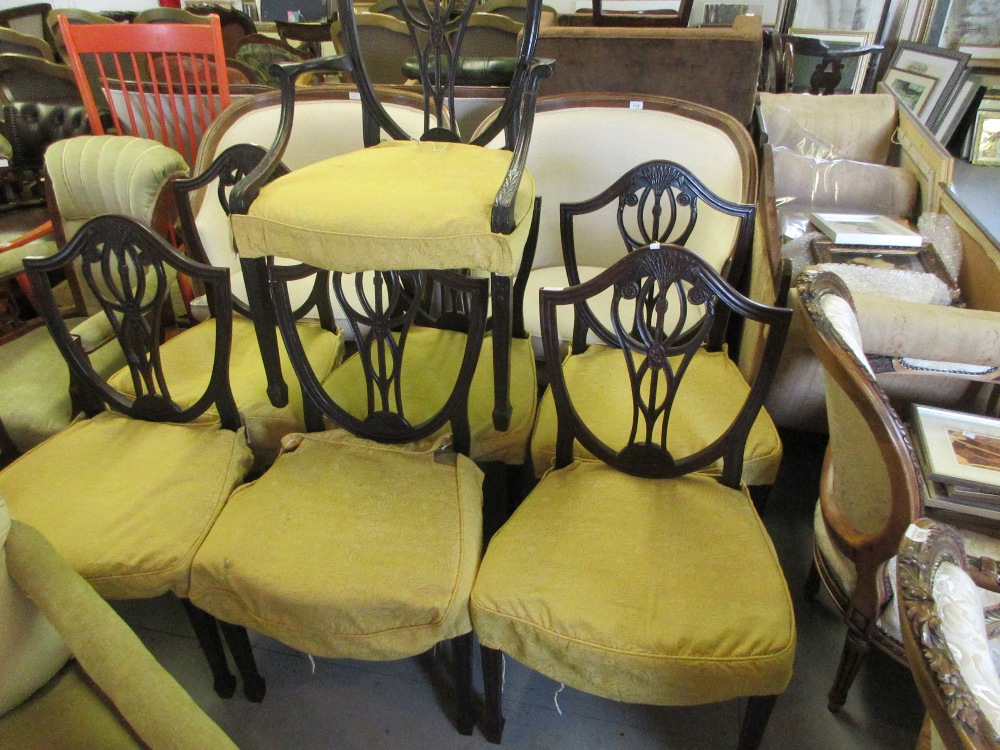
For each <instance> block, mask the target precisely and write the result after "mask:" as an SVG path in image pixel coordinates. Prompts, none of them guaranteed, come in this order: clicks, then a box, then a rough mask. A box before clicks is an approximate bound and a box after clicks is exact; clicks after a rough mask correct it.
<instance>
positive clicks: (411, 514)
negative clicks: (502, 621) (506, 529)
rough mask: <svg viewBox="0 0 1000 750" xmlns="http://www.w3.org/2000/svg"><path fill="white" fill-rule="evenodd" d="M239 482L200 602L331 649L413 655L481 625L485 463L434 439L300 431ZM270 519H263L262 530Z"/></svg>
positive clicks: (306, 646) (283, 637)
mask: <svg viewBox="0 0 1000 750" xmlns="http://www.w3.org/2000/svg"><path fill="white" fill-rule="evenodd" d="M286 443H287V444H288V445H289V447H290V448H291V449H290V450H288V451H287V452H283V453H282V454H281V455H280V456H279V457H278V460H277V461H275V463H274V466H272V467H271V468H270V469H269V470H268V471H267V472H266V473H265V474H264V475H263V476H262V477H261V478H260V479H258V480H257V481H256V482H252V483H250V484H247V485H244V486H243V487H241V488H239V489H238V490H237V491H236V492H234V493H233V495H232V497H231V498H230V499H229V502H228V503H227V505H226V508H225V509H224V510H223V512H222V515H221V516H220V517H219V519H218V521H216V523H215V526H214V527H213V528H212V531H211V533H209V535H208V538H207V539H206V540H205V543H204V544H203V545H202V547H201V549H200V550H199V552H198V554H197V555H196V556H195V560H194V566H193V568H192V572H191V600H192V601H193V602H194V603H195V604H196V605H197V606H198V607H200V608H202V609H204V610H205V611H207V612H209V613H211V614H213V615H215V616H216V617H219V618H220V619H222V620H225V621H226V622H232V623H238V624H241V625H245V626H247V627H251V628H253V629H254V630H258V631H260V632H262V633H265V634H267V635H270V636H272V637H274V638H277V639H278V640H280V641H282V642H283V643H286V644H288V645H290V646H292V647H293V648H297V649H300V650H302V651H306V652H308V653H311V654H317V655H321V656H327V657H350V658H359V659H371V660H387V659H398V658H403V657H407V656H413V655H416V654H419V653H422V652H423V651H426V650H427V649H429V648H431V647H432V646H433V645H434V644H435V643H437V642H438V641H441V640H444V639H447V638H453V637H455V636H458V635H462V634H464V633H468V632H469V631H470V630H471V629H472V625H471V623H470V621H469V611H468V603H469V591H470V590H471V588H472V582H473V579H474V578H475V575H476V569H477V567H478V564H479V557H480V551H481V546H482V472H480V471H479V469H478V468H476V465H475V464H474V463H472V461H470V460H469V459H467V458H466V457H464V456H460V455H455V454H452V453H450V452H446V453H445V454H444V456H443V457H441V458H439V459H436V458H435V447H436V445H435V444H434V443H432V442H431V441H423V442H422V443H420V444H417V445H381V444H379V443H374V442H371V441H368V440H363V439H361V438H356V437H352V436H351V435H350V434H349V433H347V432H345V431H343V430H331V431H328V432H319V433H310V434H306V435H294V436H289V437H287V438H286ZM265 530H266V531H265Z"/></svg>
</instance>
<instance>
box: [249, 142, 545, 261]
mask: <svg viewBox="0 0 1000 750" xmlns="http://www.w3.org/2000/svg"><path fill="white" fill-rule="evenodd" d="M510 159H511V152H509V151H503V150H498V149H487V148H482V147H480V146H469V145H467V144H462V143H429V142H428V143H419V142H417V141H385V142H383V143H381V144H379V145H377V146H372V147H371V148H365V149H361V150H359V151H352V152H351V153H348V154H343V155H341V156H335V157H333V158H330V159H325V160H323V161H321V162H317V163H315V164H310V165H309V166H308V167H303V168H302V169H297V170H295V171H294V172H292V173H291V174H288V175H285V176H283V177H280V178H278V179H277V180H274V181H273V182H271V183H270V184H268V185H267V186H265V187H264V188H263V189H262V190H261V191H260V195H259V196H258V197H257V199H256V200H255V201H254V202H253V204H252V205H251V206H250V211H249V213H248V214H247V215H246V216H239V215H234V216H233V217H232V224H233V236H234V238H235V240H236V247H237V248H238V249H239V252H240V254H241V255H243V256H246V257H260V256H265V255H279V256H282V257H286V258H293V259H295V260H300V261H303V262H305V263H310V264H312V265H314V266H317V267H321V268H329V269H331V270H338V271H344V272H353V271H366V270H392V269H395V270H403V269H449V268H478V269H483V270H485V271H490V272H493V273H498V274H503V275H507V276H510V275H512V274H513V273H514V271H515V269H516V268H517V265H518V263H519V262H520V257H521V253H522V251H523V249H524V243H525V240H526V238H527V230H528V226H529V225H530V223H531V222H530V216H531V210H532V204H533V202H534V197H535V188H534V182H533V180H532V179H531V175H529V174H528V173H527V172H525V173H524V175H523V177H522V179H521V184H520V189H519V190H518V194H517V197H516V200H515V203H514V223H515V226H516V229H515V230H514V232H513V233H512V234H511V235H503V234H494V233H493V231H492V230H491V227H490V221H491V217H492V213H493V202H494V200H495V199H496V195H497V192H498V191H499V189H500V186H501V184H503V180H504V176H505V175H506V173H507V168H508V167H509V165H510Z"/></svg>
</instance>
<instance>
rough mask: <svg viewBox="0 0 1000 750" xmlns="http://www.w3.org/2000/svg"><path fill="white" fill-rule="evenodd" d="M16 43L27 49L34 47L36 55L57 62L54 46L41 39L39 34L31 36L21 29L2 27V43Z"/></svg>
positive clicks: (0, 38)
mask: <svg viewBox="0 0 1000 750" xmlns="http://www.w3.org/2000/svg"><path fill="white" fill-rule="evenodd" d="M7 44H10V45H16V46H18V47H23V48H25V50H28V49H33V50H35V51H36V52H37V54H36V55H34V56H35V57H40V58H41V59H43V60H46V61H47V62H55V55H54V54H53V53H52V47H51V46H50V45H49V43H48V42H46V41H45V40H44V39H39V38H38V37H37V36H31V35H30V34H22V33H21V32H20V31H15V30H14V29H8V28H3V27H0V45H7ZM4 54H10V53H9V52H7V53H4ZM14 54H29V55H30V54H32V53H30V52H20V53H14Z"/></svg>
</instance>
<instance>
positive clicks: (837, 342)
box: [797, 270, 1000, 712]
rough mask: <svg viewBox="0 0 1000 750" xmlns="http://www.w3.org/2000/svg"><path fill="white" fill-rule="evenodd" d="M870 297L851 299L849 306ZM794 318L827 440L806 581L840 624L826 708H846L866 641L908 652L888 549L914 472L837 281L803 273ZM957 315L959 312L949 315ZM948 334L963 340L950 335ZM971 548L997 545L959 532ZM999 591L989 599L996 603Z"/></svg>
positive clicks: (904, 519) (914, 507)
mask: <svg viewBox="0 0 1000 750" xmlns="http://www.w3.org/2000/svg"><path fill="white" fill-rule="evenodd" d="M873 299H874V304H876V305H877V304H878V299H879V298H878V297H873V298H869V299H864V298H863V297H862V295H858V296H857V307H858V308H860V307H861V306H862V304H863V303H864V304H868V305H871V304H873V302H872V300H873ZM797 306H798V308H799V318H800V319H801V321H802V323H803V328H804V333H805V336H806V340H807V341H808V342H809V346H810V347H811V348H812V350H813V352H814V353H815V355H816V356H817V357H818V358H819V361H820V362H821V363H822V366H823V370H824V375H825V383H826V405H827V415H828V421H829V426H830V442H829V445H828V447H827V452H826V458H825V461H824V463H823V474H822V477H821V480H820V496H819V502H818V503H817V505H816V512H815V516H814V524H813V529H814V543H813V564H812V567H811V569H810V573H809V579H808V581H807V584H806V596H807V598H814V597H815V596H816V594H817V593H818V591H819V586H820V584H821V583H822V585H823V587H824V588H825V589H826V591H827V592H828V593H829V594H830V597H831V598H832V599H833V601H834V603H835V604H836V606H837V608H838V609H840V610H841V612H843V615H844V620H845V622H846V625H847V633H846V636H845V639H844V648H843V652H842V654H841V660H840V664H839V666H838V669H837V674H836V675H835V677H834V682H833V685H832V687H831V689H830V693H829V697H828V707H829V708H830V710H831V711H834V712H836V711H838V710H840V708H841V707H842V706H843V705H844V702H845V700H846V698H847V692H848V690H849V689H850V687H851V684H852V683H853V681H854V678H855V676H856V675H857V673H858V670H859V669H860V668H861V664H862V662H863V661H864V658H865V655H866V654H867V653H868V651H869V649H870V648H871V647H872V646H875V647H877V648H879V649H881V650H882V651H885V652H886V653H887V654H889V655H890V656H891V657H893V658H894V659H896V660H897V661H900V662H903V663H905V661H906V657H905V655H904V653H903V646H902V643H901V641H900V625H899V616H898V610H897V608H896V607H893V606H887V604H888V603H889V601H890V599H891V597H892V587H893V583H894V581H893V579H894V577H895V575H894V567H895V565H896V560H895V555H896V550H897V548H898V547H899V544H900V541H901V539H902V537H903V533H904V532H905V531H906V528H907V526H909V524H910V523H912V522H913V521H914V520H915V519H916V518H918V517H919V516H920V514H921V510H922V500H921V498H922V492H923V489H922V481H923V480H922V477H921V475H920V470H919V468H918V466H917V463H916V458H915V456H914V454H913V447H912V445H911V442H910V436H909V433H908V432H907V429H906V426H905V425H904V424H903V421H902V420H901V419H900V417H899V415H898V414H897V413H896V410H895V409H894V408H893V407H892V405H891V404H890V403H889V399H888V397H887V396H886V394H885V392H884V391H883V389H882V387H881V386H880V385H879V383H878V381H876V379H875V376H874V375H873V374H872V371H871V369H870V367H869V365H868V360H867V358H866V357H865V348H866V346H865V341H864V339H863V338H862V334H861V329H859V325H858V324H859V318H858V315H857V313H856V311H855V310H856V306H855V300H854V299H852V296H851V294H850V292H848V290H847V288H846V287H845V286H844V284H843V282H842V281H841V280H840V278H839V277H838V276H836V275H834V274H832V273H829V272H818V271H815V270H813V271H807V272H806V273H805V274H804V275H803V277H802V280H801V281H800V282H799V285H798V303H797ZM956 312H963V311H956ZM952 335H953V336H957V337H958V338H961V336H960V334H958V333H957V332H956V331H953V333H952ZM963 534H964V537H965V544H966V546H967V547H968V548H969V550H970V552H971V553H972V554H977V555H978V554H988V555H990V556H992V557H996V556H997V555H996V553H997V552H1000V547H998V543H997V542H996V541H995V540H993V539H990V538H988V537H983V536H982V535H980V534H977V533H974V532H972V531H967V532H963ZM998 602H1000V597H998V598H996V599H994V600H993V602H991V604H993V605H995V604H996V603H998Z"/></svg>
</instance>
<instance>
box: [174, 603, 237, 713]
mask: <svg viewBox="0 0 1000 750" xmlns="http://www.w3.org/2000/svg"><path fill="white" fill-rule="evenodd" d="M181 604H183V605H184V611H185V612H186V613H187V616H188V620H189V621H190V622H191V628H192V629H193V630H194V634H195V637H196V638H197V639H198V645H199V646H201V650H202V652H204V654H205V658H206V659H207V660H208V666H209V668H210V669H211V670H212V680H213V685H212V687H213V689H214V690H215V694H216V695H218V696H219V697H220V698H232V697H233V694H234V693H235V692H236V677H235V676H234V675H233V673H232V672H230V671H229V662H227V661H226V651H225V649H224V648H223V647H222V638H221V637H220V636H219V625H218V622H217V621H216V619H215V618H214V617H212V616H211V615H210V614H208V612H204V611H202V610H200V609H198V608H197V607H196V606H194V605H193V604H192V603H191V602H190V601H188V600H187V599H181Z"/></svg>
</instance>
